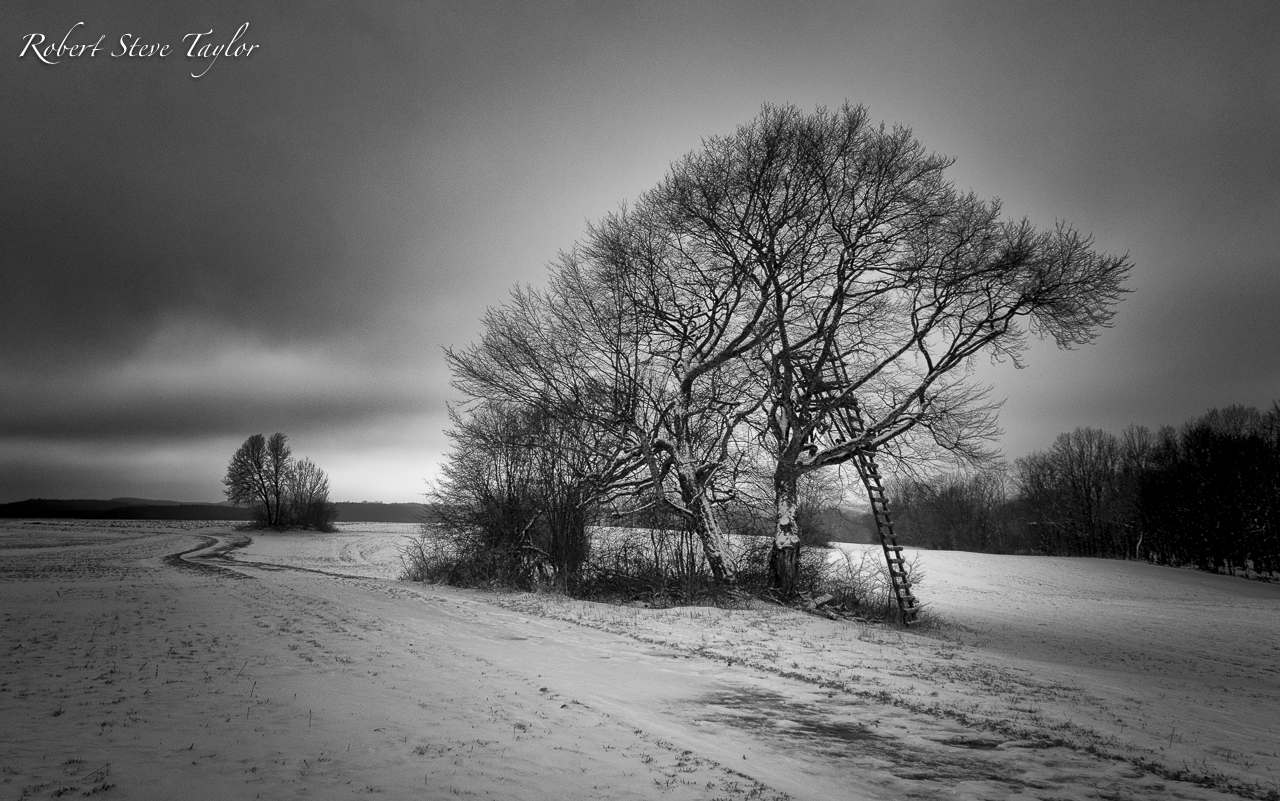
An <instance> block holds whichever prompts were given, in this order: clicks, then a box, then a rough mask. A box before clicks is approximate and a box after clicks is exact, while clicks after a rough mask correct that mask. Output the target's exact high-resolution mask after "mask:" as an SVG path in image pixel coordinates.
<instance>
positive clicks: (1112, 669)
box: [0, 521, 1280, 801]
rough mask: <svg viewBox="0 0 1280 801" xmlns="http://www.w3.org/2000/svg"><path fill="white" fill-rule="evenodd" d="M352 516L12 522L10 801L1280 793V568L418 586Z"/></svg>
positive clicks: (6, 555)
mask: <svg viewBox="0 0 1280 801" xmlns="http://www.w3.org/2000/svg"><path fill="white" fill-rule="evenodd" d="M344 528H345V530H344V531H341V532H339V533H337V534H327V535H316V534H275V533H272V534H264V535H254V539H253V541H252V542H250V543H248V544H247V545H246V546H245V547H242V548H239V549H237V550H233V551H230V552H227V553H225V554H224V555H223V556H222V557H218V558H213V559H203V560H202V559H201V558H195V559H194V566H193V564H192V562H191V561H184V560H175V559H173V554H176V553H179V552H183V551H189V550H191V549H192V548H196V547H199V546H203V545H207V544H212V543H214V542H215V541H216V542H218V543H221V545H222V546H226V545H229V544H231V543H233V542H235V541H236V539H237V537H239V536H240V535H238V534H236V533H235V532H233V531H231V530H230V529H223V530H219V529H218V527H217V526H175V525H169V524H149V523H144V524H139V523H127V522H122V523H120V524H106V525H103V524H101V523H97V522H95V523H76V522H67V523H58V524H45V523H38V524H37V523H31V522H26V523H23V522H14V521H10V522H7V523H4V524H0V579H2V581H0V611H2V612H3V631H4V635H5V636H4V640H3V649H2V650H0V719H3V722H4V725H3V727H0V799H7V798H15V799H17V798H52V797H65V796H71V795H74V796H76V797H81V796H88V795H92V796H95V797H96V796H101V797H103V798H108V799H109V798H121V799H124V798H177V797H196V795H198V796H199V797H202V798H215V799H218V798H226V799H240V798H254V797H255V796H257V795H258V794H259V793H260V794H261V797H263V798H268V797H270V798H288V797H299V798H301V797H324V798H339V797H346V796H348V795H367V794H370V793H374V794H378V793H381V794H384V797H395V798H454V797H463V796H468V795H472V796H476V797H494V798H508V799H521V801H524V800H525V799H535V798H547V799H560V798H584V799H585V798H591V799H596V798H601V799H623V798H671V799H685V798H688V799H717V798H733V799H751V798H764V799H778V798H784V797H788V796H789V797H792V798H797V799H799V798H815V799H817V798H832V797H840V798H849V799H873V798H874V799H898V798H907V797H912V798H966V799H981V800H982V801H988V800H989V799H1010V801H1012V800H1013V799H1042V801H1048V800H1049V799H1055V800H1058V799H1073V800H1074V799H1079V800H1080V801H1084V800H1085V799H1095V798H1103V799H1111V798H1116V799H1153V800H1154V799H1163V798H1170V797H1179V798H1187V799H1220V798H1227V797H1229V796H1227V795H1225V794H1224V793H1223V792H1222V791H1230V792H1232V793H1234V794H1236V795H1237V796H1244V797H1250V798H1280V787H1278V786H1277V783H1276V778H1277V773H1278V772H1280V722H1278V720H1280V715H1277V714H1276V710H1277V709H1280V670H1278V668H1277V665H1278V664H1280V659H1278V657H1280V614H1277V613H1278V612H1280V586H1276V585H1259V584H1252V583H1249V582H1243V581H1241V580H1236V579H1230V578H1227V577H1221V576H1207V575H1202V574H1196V573H1189V572H1186V571H1170V570H1166V569H1163V568H1154V567H1152V566H1150V565H1138V564H1132V563H1114V562H1100V561H1092V560H1068V559H1039V560H1037V559H1032V558H1021V557H991V556H983V555H978V554H955V553H936V552H927V553H923V554H920V559H921V562H922V565H923V567H924V569H925V570H926V572H927V574H928V581H927V582H926V584H924V585H923V586H922V587H921V588H920V594H921V597H922V598H923V599H924V600H926V601H927V602H928V603H929V604H930V609H931V610H932V614H933V615H934V621H935V622H934V623H933V624H932V625H929V626H924V627H920V628H918V629H912V630H906V631H904V630H901V629H894V628H888V627H884V626H879V625H872V624H866V623H858V622H853V621H830V620H826V619H822V618H818V617H815V616H811V615H806V614H803V613H801V612H797V611H794V610H787V609H780V608H777V607H769V606H763V605H758V604H757V605H755V606H752V607H751V608H742V609H719V608H711V607H686V608H675V609H665V610H658V609H643V608H636V607H618V606H607V605H602V604H592V603H582V602H578V601H571V600H567V599H565V598H563V597H558V596H549V595H528V594H518V595H517V594H485V593H475V592H468V591H460V590H455V589H450V588H440V587H431V586H426V585H415V584H406V583H402V582H397V581H395V580H394V579H393V577H394V575H395V574H396V573H397V572H398V569H399V564H398V560H397V559H396V545H397V544H398V543H399V541H400V539H401V538H403V537H404V536H406V535H407V534H409V533H411V532H412V527H391V526H368V527H363V526H352V525H349V524H348V525H347V526H346V527H344ZM180 564H181V566H180ZM1184 780H1185V781H1184ZM1196 784H1200V785H1202V786H1196ZM1207 788H1208V789H1207Z"/></svg>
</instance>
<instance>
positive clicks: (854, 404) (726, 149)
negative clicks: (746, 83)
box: [649, 106, 1130, 592]
mask: <svg viewBox="0 0 1280 801" xmlns="http://www.w3.org/2000/svg"><path fill="white" fill-rule="evenodd" d="M950 164H951V160H950V159H948V158H945V157H942V156H938V155H935V154H931V153H929V152H928V151H927V150H926V149H925V148H924V146H923V145H921V144H920V143H919V142H918V141H916V140H915V138H914V137H913V136H912V134H911V132H910V131H909V130H907V129H905V128H900V127H899V128H894V129H887V128H885V127H884V126H883V125H881V126H874V125H871V124H870V123H869V121H868V119H867V114H866V112H865V110H864V109H862V108H861V107H851V106H845V107H843V108H842V109H840V110H839V111H836V112H829V111H826V110H824V109H819V110H818V111H816V112H815V113H813V114H803V113H801V112H800V111H798V110H797V109H795V108H793V107H769V106H766V107H765V108H764V110H763V111H762V112H761V114H760V116H759V117H757V118H756V119H755V120H753V121H752V122H750V123H748V124H747V125H744V126H742V127H741V128H739V130H738V131H737V132H736V133H734V134H733V135H730V136H726V137H720V138H714V139H709V140H707V141H706V142H705V143H704V145H703V148H702V149H701V150H700V151H698V152H696V153H694V154H691V155H690V156H688V157H686V158H685V159H684V160H683V161H681V162H679V163H678V164H677V165H676V166H675V167H674V168H673V173H672V175H671V176H670V177H669V178H668V179H667V181H666V182H664V184H663V185H662V187H660V189H659V190H658V191H657V192H656V193H655V194H654V195H653V196H651V197H650V199H649V202H650V203H654V204H658V205H659V206H660V207H661V211H660V212H659V214H661V215H662V219H663V220H664V222H665V224H666V226H667V227H668V228H669V229H670V230H672V231H673V232H675V234H674V236H676V237H677V238H678V239H679V240H680V241H681V242H686V243H691V244H690V245H688V246H687V248H686V252H688V253H689V254H690V256H691V258H692V259H693V260H696V261H697V262H698V263H699V264H700V265H701V267H702V269H703V271H704V273H706V274H708V275H711V276H714V277H713V278H709V279H708V280H707V284H708V285H709V286H716V287H727V286H730V285H741V284H740V282H743V280H744V278H745V279H747V280H749V281H750V282H751V283H750V285H749V290H748V293H750V292H758V293H759V298H760V299H762V300H763V302H764V303H765V304H767V310H766V312H765V314H764V315H763V316H762V319H763V320H765V321H767V324H768V329H767V336H766V338H765V339H764V341H763V342H762V345H763V347H762V348H760V349H758V350H756V351H753V352H752V355H754V356H755V357H756V360H757V363H756V365H755V369H756V374H757V377H758V384H757V386H758V391H759V393H760V395H761V397H762V399H763V403H762V407H761V414H760V415H758V416H757V417H756V425H757V427H758V430H759V432H760V436H761V441H762V443H763V444H764V445H765V447H766V448H767V450H768V451H769V452H770V454H771V457H772V460H773V462H774V481H773V483H774V506H775V511H776V516H777V521H776V532H775V541H774V559H773V562H774V571H775V579H776V581H777V583H778V585H779V587H780V588H781V589H782V590H783V591H784V592H790V591H791V589H792V585H793V582H794V578H795V567H796V558H797V552H798V544H799V532H798V527H797V523H796V506H797V482H798V481H799V479H800V478H801V477H802V476H804V475H805V474H807V473H809V472H812V471H815V470H819V469H822V468H825V467H829V466H833V465H839V464H842V463H845V462H848V461H850V460H853V459H854V458H855V457H857V456H858V455H860V454H871V453H875V452H877V451H881V450H884V449H886V448H889V447H894V446H897V447H899V448H903V447H908V446H914V447H915V448H916V449H917V450H916V451H915V452H916V453H917V454H918V453H920V451H919V448H921V447H925V448H929V449H933V450H934V451H940V452H943V453H946V454H951V455H953V456H956V457H959V458H962V459H966V458H967V459H972V458H975V457H978V456H980V455H982V454H983V452H984V444H985V442H986V440H987V439H988V438H989V437H990V436H991V434H992V432H993V430H994V412H995V408H994V406H992V405H991V404H989V403H987V402H986V394H985V390H984V388H983V387H980V386H975V385H974V384H973V383H972V382H971V381H970V380H969V367H970V365H971V363H972V360H973V359H974V358H975V357H976V356H978V355H980V354H987V355H989V356H991V357H994V358H1007V359H1011V360H1013V361H1014V362H1015V363H1018V362H1019V356H1020V353H1021V350H1022V348H1023V346H1024V343H1025V341H1026V338H1027V336H1028V334H1029V333H1036V334H1039V335H1044V336H1050V337H1052V338H1053V339H1054V340H1055V341H1056V342H1057V343H1058V344H1059V345H1060V346H1063V347H1070V346H1072V345H1076V344H1081V343H1085V342H1088V341H1090V340H1092V339H1093V338H1094V337H1095V336H1096V335H1097V332H1098V330H1099V328H1101V327H1104V326H1106V325H1108V324H1109V322H1110V320H1111V318H1112V315H1113V314H1114V310H1115V305H1116V303H1117V302H1118V300H1119V299H1120V297H1121V295H1122V292H1123V290H1122V288H1121V285H1122V282H1123V280H1124V278H1125V277H1126V276H1127V274H1128V271H1129V266H1130V265H1129V262H1128V260H1127V258H1125V257H1116V256H1108V255H1103V254H1098V253H1096V252H1095V251H1094V250H1093V248H1092V242H1091V240H1090V239H1089V238H1088V237H1085V236H1082V235H1080V234H1078V233H1077V232H1076V231H1074V230H1073V229H1071V228H1070V227H1068V226H1066V225H1064V224H1059V225H1058V226H1057V227H1056V228H1054V229H1052V230H1049V231H1037V230H1036V229H1035V228H1034V227H1033V226H1032V225H1031V224H1030V223H1028V222H1026V221H1025V220H1024V221H1020V222H1019V221H1013V220H1006V219H1003V218H1002V216H1001V209H1000V204H999V203H998V202H994V201H992V202H989V201H983V200H980V199H978V198H977V197H975V196H974V195H973V194H971V193H962V192H959V191H958V190H956V188H955V187H954V186H953V185H952V184H951V183H950V182H949V181H947V180H946V179H945V177H944V171H945V170H946V168H947V167H948V166H950ZM708 294H709V295H711V296H713V297H714V294H712V293H708ZM745 307H746V308H755V306H754V304H752V303H747V304H745ZM749 322H750V321H747V322H743V323H741V325H747V324H749ZM743 355H746V354H743ZM913 440H914V441H913Z"/></svg>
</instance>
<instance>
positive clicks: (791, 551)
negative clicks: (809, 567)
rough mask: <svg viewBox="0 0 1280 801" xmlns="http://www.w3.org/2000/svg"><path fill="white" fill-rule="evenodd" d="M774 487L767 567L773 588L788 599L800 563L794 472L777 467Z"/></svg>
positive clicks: (793, 589) (792, 589)
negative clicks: (774, 522) (773, 524)
mask: <svg viewBox="0 0 1280 801" xmlns="http://www.w3.org/2000/svg"><path fill="white" fill-rule="evenodd" d="M773 490H774V508H775V510H776V512H777V528H776V530H775V531H774V535H773V548H772V549H770V552H769V568H770V572H771V573H772V579H773V586H774V588H775V589H777V590H778V591H779V592H781V593H782V595H783V597H787V598H789V597H791V596H792V595H794V594H795V591H796V571H797V568H798V566H799V562H800V526H799V524H798V523H797V522H796V507H797V506H798V505H799V501H798V493H797V492H796V476H795V473H794V472H792V471H790V470H783V469H779V471H778V472H777V473H776V474H775V475H774V479H773Z"/></svg>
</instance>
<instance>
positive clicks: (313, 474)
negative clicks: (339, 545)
mask: <svg viewBox="0 0 1280 801" xmlns="http://www.w3.org/2000/svg"><path fill="white" fill-rule="evenodd" d="M222 483H223V485H224V486H225V487H226V489H225V490H224V491H223V492H224V493H225V494H226V496H227V500H229V501H231V503H233V504H235V505H236V506H248V507H250V508H251V509H253V512H254V517H255V518H256V519H257V521H258V523H259V524H260V525H263V526H306V527H310V528H317V529H325V528H328V527H330V526H331V525H332V524H333V521H334V520H336V519H337V514H338V512H337V507H336V506H334V505H333V504H332V503H330V502H329V478H328V476H326V475H325V473H324V471H323V470H321V469H320V468H319V467H317V466H316V465H315V463H314V462H312V461H311V460H310V459H303V460H302V461H301V462H297V461H295V460H294V459H293V453H292V450H291V449H290V448H289V445H288V437H286V436H285V435H284V434H281V433H276V434H272V435H271V438H270V439H267V438H265V437H263V436H262V435H261V434H254V435H252V436H250V437H249V438H248V439H246V440H245V441H244V444H243V445H241V446H240V447H239V448H238V449H237V450H236V452H235V454H234V455H233V456H232V457H231V462H230V463H229V464H228V465H227V474H226V476H224V477H223V479H222Z"/></svg>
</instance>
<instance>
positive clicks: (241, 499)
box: [222, 434, 278, 526]
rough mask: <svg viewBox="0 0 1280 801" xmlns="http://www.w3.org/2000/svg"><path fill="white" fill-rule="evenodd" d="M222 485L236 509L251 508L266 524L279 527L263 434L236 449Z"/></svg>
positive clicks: (253, 437) (256, 435)
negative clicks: (273, 503)
mask: <svg viewBox="0 0 1280 801" xmlns="http://www.w3.org/2000/svg"><path fill="white" fill-rule="evenodd" d="M222 483H223V484H224V485H225V486H226V489H225V490H224V492H225V494H226V496H227V500H229V501H231V502H232V503H233V504H235V505H236V506H248V507H252V508H253V510H254V514H255V515H256V516H257V517H258V518H259V520H258V522H259V523H261V524H263V525H267V526H274V525H276V524H277V522H278V520H277V517H278V513H277V511H276V509H275V508H274V507H273V506H272V500H273V499H274V497H275V496H274V495H273V494H272V489H271V487H272V485H271V481H270V479H269V477H268V470H267V441H266V439H265V438H264V437H263V436H262V435H261V434H254V435H253V436H251V437H249V438H248V439H246V440H245V441H244V444H243V445H241V446H240V447H239V449H237V450H236V452H235V455H233V456H232V457H231V463H230V464H229V465H227V475H226V477H224V478H223V479H222Z"/></svg>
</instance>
